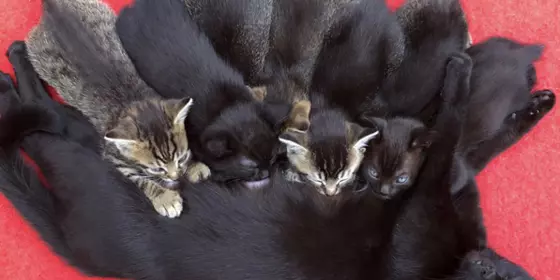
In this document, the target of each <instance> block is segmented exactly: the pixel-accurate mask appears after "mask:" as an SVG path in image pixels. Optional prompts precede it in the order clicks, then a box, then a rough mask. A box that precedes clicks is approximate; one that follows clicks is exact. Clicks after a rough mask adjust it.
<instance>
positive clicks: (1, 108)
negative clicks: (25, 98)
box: [0, 72, 21, 117]
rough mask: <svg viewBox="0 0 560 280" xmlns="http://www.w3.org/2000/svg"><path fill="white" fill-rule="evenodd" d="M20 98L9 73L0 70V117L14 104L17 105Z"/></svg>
mask: <svg viewBox="0 0 560 280" xmlns="http://www.w3.org/2000/svg"><path fill="white" fill-rule="evenodd" d="M20 103H21V100H20V98H19V96H18V94H17V91H16V88H15V86H14V83H13V81H12V78H11V77H10V75H8V74H6V73H2V72H0V117H1V116H2V115H5V114H6V112H8V111H9V110H10V108H13V107H14V106H19V105H20Z"/></svg>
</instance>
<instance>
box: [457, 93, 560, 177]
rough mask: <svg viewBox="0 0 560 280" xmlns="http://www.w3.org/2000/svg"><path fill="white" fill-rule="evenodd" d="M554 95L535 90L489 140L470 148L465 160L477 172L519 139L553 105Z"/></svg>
mask: <svg viewBox="0 0 560 280" xmlns="http://www.w3.org/2000/svg"><path fill="white" fill-rule="evenodd" d="M555 102H556V96H555V95H554V93H553V92H552V91H549V90H541V91H537V92H536V93H534V94H533V96H532V97H531V101H529V103H528V104H527V107H525V108H524V109H522V110H520V111H517V112H514V113H512V114H511V115H510V116H509V117H508V118H507V119H506V120H505V122H504V125H503V126H502V129H501V130H500V131H499V132H498V134H496V135H495V136H494V137H492V138H491V139H489V140H486V141H484V142H482V143H480V144H478V145H477V146H476V147H474V148H472V149H471V150H470V151H469V152H468V154H467V162H468V164H470V165H471V166H472V168H473V169H474V170H475V171H476V172H477V173H478V172H480V171H481V170H482V169H483V168H484V167H485V166H486V165H487V164H488V163H489V162H490V160H492V159H493V158H494V157H496V156H497V155H498V154H500V153H501V152H503V151H505V150H506V149H507V148H509V147H510V146H512V145H513V144H515V143H516V142H517V141H519V140H520V139H521V138H522V137H523V136H524V135H525V134H527V133H528V132H529V131H531V129H532V128H533V127H534V126H535V125H536V124H537V123H538V122H539V121H540V120H541V119H542V118H543V117H544V116H545V115H546V114H547V113H548V112H550V110H551V109H552V108H553V107H554V104H555Z"/></svg>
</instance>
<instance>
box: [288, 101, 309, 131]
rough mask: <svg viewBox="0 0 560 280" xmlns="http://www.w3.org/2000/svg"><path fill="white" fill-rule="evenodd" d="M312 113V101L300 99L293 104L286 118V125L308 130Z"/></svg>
mask: <svg viewBox="0 0 560 280" xmlns="http://www.w3.org/2000/svg"><path fill="white" fill-rule="evenodd" d="M310 113H311V102H309V100H300V101H298V102H296V103H294V105H293V106H292V109H291V110H290V115H289V116H288V119H287V120H286V123H285V127H287V128H291V129H295V130H299V131H304V132H305V131H307V130H308V129H309V126H310V122H309V114H310Z"/></svg>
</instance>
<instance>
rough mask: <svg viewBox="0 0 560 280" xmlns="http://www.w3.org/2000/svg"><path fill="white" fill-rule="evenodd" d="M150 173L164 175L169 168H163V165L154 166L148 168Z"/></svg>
mask: <svg viewBox="0 0 560 280" xmlns="http://www.w3.org/2000/svg"><path fill="white" fill-rule="evenodd" d="M147 170H148V172H149V173H152V174H154V175H162V174H165V173H167V169H165V168H163V167H154V168H148V169H147Z"/></svg>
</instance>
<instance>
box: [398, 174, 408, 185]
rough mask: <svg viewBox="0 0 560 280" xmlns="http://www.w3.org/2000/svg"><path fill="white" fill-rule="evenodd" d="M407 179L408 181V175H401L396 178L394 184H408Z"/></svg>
mask: <svg viewBox="0 0 560 280" xmlns="http://www.w3.org/2000/svg"><path fill="white" fill-rule="evenodd" d="M408 179H409V177H408V175H401V176H399V177H397V179H396V180H395V183H397V184H404V183H406V182H408Z"/></svg>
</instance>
